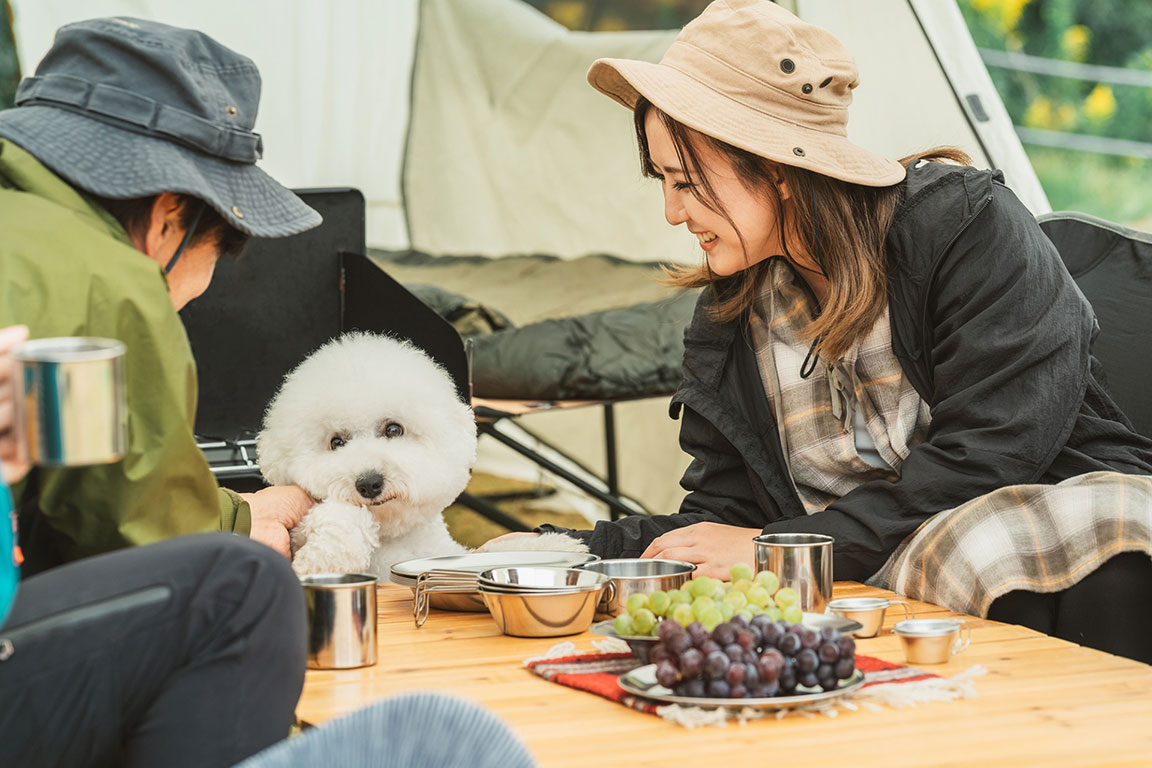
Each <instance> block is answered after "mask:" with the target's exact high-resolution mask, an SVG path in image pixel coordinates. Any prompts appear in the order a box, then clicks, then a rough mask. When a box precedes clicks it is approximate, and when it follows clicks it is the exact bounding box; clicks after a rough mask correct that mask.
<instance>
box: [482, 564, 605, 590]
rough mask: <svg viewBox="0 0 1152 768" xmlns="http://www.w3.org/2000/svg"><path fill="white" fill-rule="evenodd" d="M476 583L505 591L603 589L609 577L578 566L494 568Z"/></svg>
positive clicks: (485, 572)
mask: <svg viewBox="0 0 1152 768" xmlns="http://www.w3.org/2000/svg"><path fill="white" fill-rule="evenodd" d="M477 582H478V583H479V584H480V586H482V587H485V588H486V589H498V590H505V591H529V590H531V591H537V590H573V589H585V588H597V589H598V588H602V587H603V586H604V585H605V584H607V583H608V577H607V576H605V575H604V574H602V573H596V572H594V571H585V570H581V569H579V568H493V569H491V570H488V571H484V572H483V573H481V574H480V576H479V578H478V579H477Z"/></svg>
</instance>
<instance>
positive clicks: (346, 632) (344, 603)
mask: <svg viewBox="0 0 1152 768" xmlns="http://www.w3.org/2000/svg"><path fill="white" fill-rule="evenodd" d="M376 581H377V579H376V577H375V576H372V575H370V574H366V573H326V574H317V575H314V576H304V577H301V579H300V584H301V585H302V586H303V587H304V601H305V603H306V605H307V606H308V667H309V668H310V669H351V668H353V667H368V666H371V665H373V664H375V663H376Z"/></svg>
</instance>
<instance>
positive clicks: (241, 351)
mask: <svg viewBox="0 0 1152 768" xmlns="http://www.w3.org/2000/svg"><path fill="white" fill-rule="evenodd" d="M297 194H299V195H300V197H301V198H302V199H303V200H304V201H305V202H306V203H308V204H309V205H311V206H312V207H313V208H315V209H316V210H317V211H319V212H320V214H321V215H322V216H323V217H324V223H323V224H321V225H320V226H319V227H317V228H315V229H313V230H310V231H308V232H304V233H302V234H299V235H295V236H293V237H286V238H280V239H275V240H265V239H254V240H252V241H251V242H250V243H249V245H248V248H247V249H246V250H245V252H244V255H243V256H242V257H240V258H239V259H237V260H235V261H226V262H221V263H220V264H218V265H217V267H216V275H215V278H214V279H213V281H212V285H211V286H210V287H209V289H208V290H207V291H206V292H205V293H204V295H203V296H201V297H200V298H198V299H196V300H195V301H193V302H192V303H190V304H189V305H188V306H187V307H185V309H184V311H183V312H182V313H181V317H182V319H183V321H184V326H185V328H186V329H187V331H188V338H189V340H190V341H191V344H192V351H193V354H194V355H195V357H196V364H197V368H198V372H199V381H200V402H199V407H198V408H197V411H196V434H197V436H198V437H200V438H201V448H202V449H203V450H204V452H205V454H206V455H207V456H208V459H209V463H210V464H211V465H212V468H213V471H214V472H215V473H216V474H217V477H218V478H219V479H220V480H221V482H223V483H225V484H227V485H229V486H230V487H234V488H236V489H237V490H254V489H256V488H259V487H261V485H262V482H261V480H260V468H259V465H258V464H257V462H256V456H255V436H256V433H257V432H259V431H260V425H261V422H262V421H263V417H264V408H265V406H266V405H267V403H268V402H269V400H271V399H272V396H273V395H274V394H275V393H276V390H277V389H278V388H279V387H280V382H281V381H282V380H283V379H284V375H285V374H286V373H288V371H290V370H292V369H293V368H295V367H296V365H297V364H299V363H300V361H302V360H303V359H304V358H305V357H307V356H308V355H309V354H311V353H312V352H314V351H315V350H316V349H317V348H319V347H320V346H321V345H323V344H324V343H325V342H327V341H329V340H330V339H332V338H335V337H336V336H339V335H340V334H341V333H344V332H346V331H352V330H362V331H370V332H375V333H388V334H391V335H393V336H397V337H399V338H403V339H407V340H409V341H411V342H412V343H413V344H415V345H416V346H418V347H420V348H422V349H423V350H424V351H425V352H427V353H428V354H429V355H430V356H431V357H432V358H433V359H434V360H436V361H437V362H438V363H440V365H442V366H444V368H445V369H447V371H448V373H449V374H450V375H451V376H452V380H453V382H454V383H455V385H456V391H457V392H458V393H459V395H460V398H461V399H462V400H463V401H464V402H469V387H468V363H467V360H466V359H465V356H464V345H463V342H462V341H461V340H460V336H459V334H457V333H456V329H455V328H453V327H452V326H451V325H450V324H449V323H448V322H447V321H445V320H443V319H442V318H441V317H440V316H439V315H437V314H436V313H435V312H433V311H432V310H431V309H429V308H428V307H427V306H426V305H425V304H424V303H423V302H421V301H420V300H419V299H417V298H416V297H415V296H413V295H412V294H411V293H409V292H408V291H407V290H406V289H405V288H404V287H403V286H402V285H400V284H399V283H397V282H396V281H395V280H393V279H392V278H391V277H389V276H388V274H387V273H385V272H384V271H382V270H381V269H379V268H378V267H377V266H376V265H375V264H373V263H372V262H371V261H370V260H369V259H368V258H366V257H365V256H364V255H363V254H364V252H365V246H364V197H363V195H361V194H360V192H359V191H358V190H355V189H312V190H298V191H297Z"/></svg>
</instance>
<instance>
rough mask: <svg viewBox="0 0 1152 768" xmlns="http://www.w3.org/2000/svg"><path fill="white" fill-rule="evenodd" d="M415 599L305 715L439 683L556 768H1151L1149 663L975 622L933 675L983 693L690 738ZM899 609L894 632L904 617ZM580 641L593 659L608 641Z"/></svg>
mask: <svg viewBox="0 0 1152 768" xmlns="http://www.w3.org/2000/svg"><path fill="white" fill-rule="evenodd" d="M411 594H412V593H411V590H409V589H405V588H401V587H398V586H395V585H392V584H382V585H381V586H380V588H379V615H380V622H379V637H378V641H379V661H378V662H377V664H376V665H375V666H373V667H367V668H364V669H353V670H340V671H309V672H308V676H307V679H306V681H305V684H304V694H303V696H302V697H301V699H300V703H299V706H298V707H297V714H298V715H299V717H300V718H301V719H302V720H304V721H306V722H309V723H313V724H319V723H322V722H323V721H324V720H327V719H329V718H332V717H336V716H338V715H341V714H344V713H347V712H351V711H353V710H355V709H358V708H360V707H363V706H365V705H366V704H368V703H370V702H372V701H374V700H376V699H379V698H382V697H385V696H389V695H393V694H398V693H401V692H406V691H412V690H429V689H435V690H442V691H447V692H451V693H454V694H457V695H460V696H464V697H466V698H469V699H472V700H473V701H476V702H478V703H480V704H482V705H483V706H485V707H487V708H489V709H491V710H493V711H495V712H496V713H498V714H499V715H500V716H501V717H502V718H503V719H504V720H505V721H506V722H507V723H508V724H509V725H510V726H511V728H512V730H513V731H515V732H516V733H517V734H518V735H519V736H520V738H521V739H522V740H523V741H524V742H525V743H526V744H527V745H528V748H529V749H530V750H531V751H532V753H533V754H534V755H535V757H536V759H537V761H538V762H539V763H540V765H541V766H546V767H550V766H617V765H625V766H638V765H657V764H658V765H661V766H664V767H665V768H666V767H667V766H669V765H695V766H698V768H704V767H705V766H731V767H732V768H737V767H738V766H744V765H771V766H779V767H780V768H791V766H797V765H808V766H818V765H837V766H846V767H848V768H857V767H858V766H872V765H875V766H884V768H892V767H893V766H902V765H907V766H945V765H976V764H980V765H982V766H987V767H989V768H990V767H992V766H1002V765H1011V766H1023V765H1036V766H1072V765H1076V766H1080V765H1093V766H1098V765H1146V766H1148V765H1152V667H1150V666H1146V665H1144V664H1139V663H1137V662H1134V661H1129V660H1126V659H1122V658H1118V657H1116V656H1110V655H1108V654H1105V653H1100V652H1098V651H1093V650H1089V649H1087V648H1082V647H1080V646H1077V645H1073V644H1072V643H1068V642H1065V641H1063V640H1058V639H1056V638H1052V637H1048V636H1046V635H1042V634H1040V633H1037V632H1033V631H1032V630H1029V629H1025V628H1023V627H1019V626H1013V625H1007V624H999V623H997V622H992V621H986V620H981V619H973V618H971V617H967V618H968V619H969V625H970V627H971V629H972V645H971V647H970V648H969V649H968V650H967V651H965V652H964V653H962V654H960V655H958V656H955V657H953V660H952V661H951V662H949V663H948V664H943V665H936V666H932V667H930V668H929V669H930V670H931V671H932V672H936V673H938V674H941V675H948V676H950V675H954V674H956V673H958V672H962V671H964V670H966V669H968V668H969V667H971V666H972V665H974V664H980V665H982V666H984V667H985V668H987V670H988V674H986V675H984V676H982V677H979V678H977V679H976V690H977V692H978V694H979V696H978V698H975V699H969V700H956V701H950V702H935V703H928V704H920V705H919V706H917V707H914V708H911V709H903V710H892V709H884V710H882V711H879V712H871V711H866V710H863V709H861V710H860V711H857V712H847V711H842V712H841V713H840V714H839V716H838V717H836V718H828V717H825V716H815V717H813V718H812V719H808V718H805V717H802V716H799V715H790V716H788V717H786V718H784V719H782V720H775V719H767V720H761V721H753V722H749V723H747V724H746V725H744V726H739V725H737V724H735V723H730V724H729V725H728V726H727V727H724V728H716V727H706V728H699V729H696V730H688V729H685V728H682V727H680V726H678V725H673V724H670V723H666V722H664V721H663V720H661V719H660V718H659V717H656V716H654V715H647V714H642V713H640V712H636V711H633V710H630V709H628V708H626V707H624V706H622V705H620V704H616V703H614V702H611V701H608V700H606V699H602V698H600V697H598V696H595V695H593V694H590V693H585V692H582V691H577V690H574V689H571V688H567V687H564V686H561V685H557V684H555V683H549V682H546V681H545V680H543V679H541V678H539V677H536V676H535V675H533V674H531V673H529V672H528V671H527V670H525V669H524V668H523V665H522V661H523V660H524V659H525V658H528V657H531V656H538V655H541V654H544V653H545V652H547V651H548V649H550V648H551V647H552V646H553V645H554V644H555V643H557V642H559V641H560V640H563V639H565V638H541V639H524V638H515V637H505V636H504V635H501V634H500V633H499V631H498V630H497V629H496V626H495V624H494V623H493V622H492V619H491V618H490V617H489V616H488V615H487V614H484V613H476V614H468V613H448V612H442V611H433V612H432V614H431V615H430V616H429V618H428V621H427V623H426V624H425V625H424V627H423V628H421V629H416V628H415V626H414V625H413V622H412V616H411ZM865 595H880V596H889V597H891V596H892V594H891V593H888V592H885V591H883V590H878V589H873V588H871V587H866V586H863V585H861V584H856V583H852V582H838V583H837V584H836V589H835V596H836V597H857V596H865ZM1119 597H1120V596H1118V599H1119ZM913 607H914V608H915V610H916V615H917V616H924V617H945V616H956V615H957V614H952V613H951V612H949V611H946V610H944V609H942V608H938V607H936V606H932V605H929V604H927V603H913ZM1134 609H1135V610H1152V607H1149V606H1140V607H1138V608H1134ZM889 614H890V615H889V616H887V617H886V619H885V622H886V629H887V628H888V627H890V626H891V625H892V623H893V622H895V621H896V620H898V619H899V618H900V614H901V612H900V611H898V610H896V611H895V615H891V614H893V610H889ZM567 639H571V640H573V641H574V642H575V643H576V646H577V648H578V649H580V650H582V651H591V650H593V647H592V640H593V639H599V637H598V636H597V635H592V634H590V633H586V634H583V635H577V636H575V637H572V638H567ZM857 650H858V652H860V653H864V654H868V655H871V656H877V657H879V658H882V659H886V660H889V661H898V662H903V661H904V659H903V654H902V651H901V648H900V645H899V639H898V638H897V637H895V636H894V635H890V634H888V635H885V633H884V632H882V633H881V635H880V636H878V637H876V638H872V639H867V640H860V641H858V644H857ZM430 728H433V726H430ZM753 761H755V762H753Z"/></svg>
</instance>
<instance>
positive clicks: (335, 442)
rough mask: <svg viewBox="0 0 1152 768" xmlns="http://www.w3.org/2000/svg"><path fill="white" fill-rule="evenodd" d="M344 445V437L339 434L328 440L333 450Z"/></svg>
mask: <svg viewBox="0 0 1152 768" xmlns="http://www.w3.org/2000/svg"><path fill="white" fill-rule="evenodd" d="M343 445H344V438H342V437H340V436H339V435H337V436H336V437H333V438H332V439H331V440H329V441H328V447H329V448H331V449H332V450H336V449H337V448H340V447H341V446H343Z"/></svg>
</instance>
